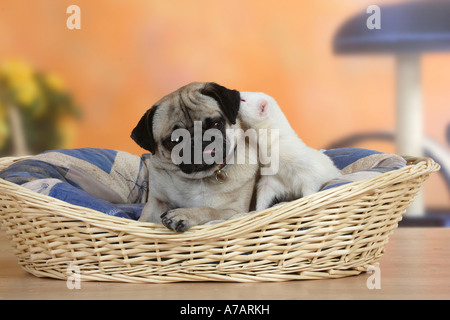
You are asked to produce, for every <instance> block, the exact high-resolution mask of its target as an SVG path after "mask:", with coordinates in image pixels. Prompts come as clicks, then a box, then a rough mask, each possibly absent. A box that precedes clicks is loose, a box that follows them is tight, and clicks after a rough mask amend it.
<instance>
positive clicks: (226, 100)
mask: <svg viewBox="0 0 450 320" xmlns="http://www.w3.org/2000/svg"><path fill="white" fill-rule="evenodd" d="M239 105H240V94H239V92H238V91H236V90H230V89H227V88H225V87H223V86H220V85H218V84H216V83H211V82H208V83H199V82H194V83H191V84H188V85H186V86H184V87H181V88H180V89H178V90H176V91H174V92H172V93H170V94H168V95H167V96H165V97H163V98H162V99H161V100H159V101H158V102H157V103H156V104H155V105H154V106H153V107H152V108H151V109H149V110H148V111H147V112H146V113H145V114H144V115H143V117H142V118H141V120H140V121H139V123H138V124H137V126H136V127H135V128H134V130H133V132H132V134H131V137H132V138H133V140H134V141H135V142H136V143H137V144H138V145H139V146H141V147H142V148H144V149H146V150H148V151H150V152H151V153H152V154H153V156H154V158H156V159H158V161H159V163H160V165H161V166H163V167H164V169H166V170H180V171H181V172H182V173H183V174H184V175H188V176H190V177H194V176H195V177H196V178H201V177H205V176H208V175H209V174H211V173H212V172H213V171H214V170H215V168H217V167H218V165H220V164H221V163H223V161H224V159H225V158H226V156H227V154H228V151H229V149H230V141H227V137H226V130H227V129H230V128H235V127H236V126H239V123H237V122H239V121H238V120H237V115H238V111H239ZM227 142H228V145H227Z"/></svg>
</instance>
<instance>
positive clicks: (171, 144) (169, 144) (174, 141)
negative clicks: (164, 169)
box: [163, 136, 183, 150]
mask: <svg viewBox="0 0 450 320" xmlns="http://www.w3.org/2000/svg"><path fill="white" fill-rule="evenodd" d="M181 141H183V137H182V136H179V137H176V138H167V139H166V140H164V142H163V144H164V146H165V147H166V148H167V149H168V150H172V149H173V148H174V147H175V146H176V145H177V144H179V143H180V142H181Z"/></svg>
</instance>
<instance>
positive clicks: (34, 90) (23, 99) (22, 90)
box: [14, 81, 40, 106]
mask: <svg viewBox="0 0 450 320" xmlns="http://www.w3.org/2000/svg"><path fill="white" fill-rule="evenodd" d="M14 92H15V94H16V97H17V101H18V102H19V104H21V105H24V106H29V105H30V104H32V103H33V102H34V101H35V100H36V99H37V98H38V96H39V94H40V90H39V86H38V84H37V83H36V82H35V81H27V82H23V83H21V84H20V85H19V86H17V87H16V88H15V90H14Z"/></svg>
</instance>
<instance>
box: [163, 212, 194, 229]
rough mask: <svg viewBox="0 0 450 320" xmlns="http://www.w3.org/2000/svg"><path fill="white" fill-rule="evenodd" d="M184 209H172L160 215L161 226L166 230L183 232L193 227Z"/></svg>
mask: <svg viewBox="0 0 450 320" xmlns="http://www.w3.org/2000/svg"><path fill="white" fill-rule="evenodd" d="M184 211H185V209H173V210H169V211H166V212H164V213H163V214H162V215H161V222H162V224H163V225H164V226H165V227H167V228H168V229H171V230H174V231H177V232H184V231H186V230H188V229H189V228H191V227H193V226H194V225H195V224H194V223H193V222H192V220H191V219H189V217H188V216H187V214H186V213H185V212H184Z"/></svg>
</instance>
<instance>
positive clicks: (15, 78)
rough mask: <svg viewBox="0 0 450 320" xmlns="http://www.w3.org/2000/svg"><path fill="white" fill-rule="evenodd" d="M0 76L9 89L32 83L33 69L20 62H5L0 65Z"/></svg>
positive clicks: (14, 60)
mask: <svg viewBox="0 0 450 320" xmlns="http://www.w3.org/2000/svg"><path fill="white" fill-rule="evenodd" d="M0 76H1V77H2V78H4V79H5V80H6V83H7V84H8V85H9V86H10V87H11V89H16V88H17V87H18V86H21V85H22V84H23V83H28V82H32V81H34V71H33V68H32V67H31V66H30V65H29V64H27V63H25V62H24V61H22V60H17V59H13V60H6V61H4V62H3V63H2V64H1V65H0Z"/></svg>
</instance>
